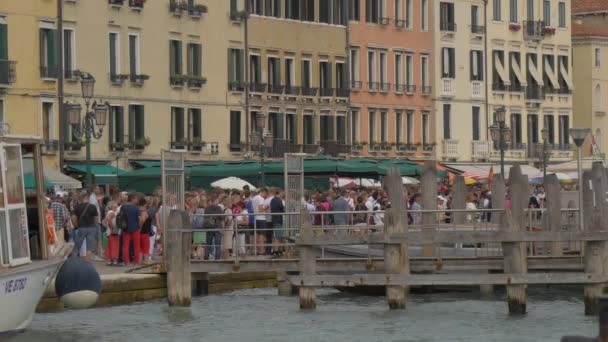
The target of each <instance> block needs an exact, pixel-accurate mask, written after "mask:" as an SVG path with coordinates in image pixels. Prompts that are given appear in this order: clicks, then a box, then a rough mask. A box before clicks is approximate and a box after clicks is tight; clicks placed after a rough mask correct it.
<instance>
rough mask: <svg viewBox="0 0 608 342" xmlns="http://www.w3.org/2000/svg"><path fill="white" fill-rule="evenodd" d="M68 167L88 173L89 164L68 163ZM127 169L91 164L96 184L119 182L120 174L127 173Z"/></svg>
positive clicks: (74, 170)
mask: <svg viewBox="0 0 608 342" xmlns="http://www.w3.org/2000/svg"><path fill="white" fill-rule="evenodd" d="M66 168H67V169H68V170H70V171H73V172H79V173H83V174H86V173H87V166H86V165H83V164H68V165H67V166H66ZM126 172H127V171H126V170H123V169H119V168H117V167H115V166H112V165H108V164H104V165H91V174H92V175H93V177H95V184H99V185H105V184H118V178H117V177H118V176H122V175H124V174H125V173H126Z"/></svg>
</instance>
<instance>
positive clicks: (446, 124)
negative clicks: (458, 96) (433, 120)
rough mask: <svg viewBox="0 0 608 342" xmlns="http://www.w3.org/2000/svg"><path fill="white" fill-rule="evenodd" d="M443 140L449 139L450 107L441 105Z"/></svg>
mask: <svg viewBox="0 0 608 342" xmlns="http://www.w3.org/2000/svg"><path fill="white" fill-rule="evenodd" d="M443 138H444V139H451V132H450V105H449V104H444V105H443Z"/></svg>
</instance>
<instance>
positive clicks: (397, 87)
mask: <svg viewBox="0 0 608 342" xmlns="http://www.w3.org/2000/svg"><path fill="white" fill-rule="evenodd" d="M395 91H396V92H398V93H403V92H405V84H400V83H396V84H395Z"/></svg>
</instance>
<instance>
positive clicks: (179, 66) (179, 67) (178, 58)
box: [175, 41, 184, 75]
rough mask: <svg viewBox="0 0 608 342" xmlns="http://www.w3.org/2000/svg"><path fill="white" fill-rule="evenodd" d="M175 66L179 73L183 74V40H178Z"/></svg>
mask: <svg viewBox="0 0 608 342" xmlns="http://www.w3.org/2000/svg"><path fill="white" fill-rule="evenodd" d="M175 59H176V61H175V66H176V71H177V73H178V74H179V75H181V74H183V73H184V72H183V68H182V64H183V59H182V42H180V41H178V42H177V54H176V56H175Z"/></svg>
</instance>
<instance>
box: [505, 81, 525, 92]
mask: <svg viewBox="0 0 608 342" xmlns="http://www.w3.org/2000/svg"><path fill="white" fill-rule="evenodd" d="M509 91H510V92H512V93H521V92H523V91H524V86H522V85H521V84H519V83H518V84H511V85H510V86H509Z"/></svg>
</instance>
